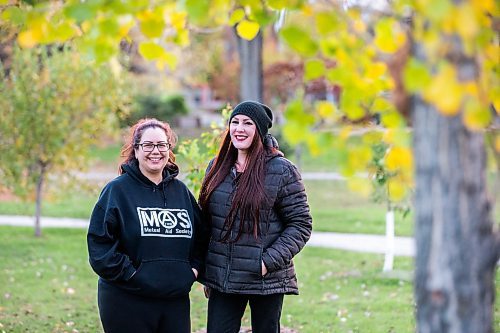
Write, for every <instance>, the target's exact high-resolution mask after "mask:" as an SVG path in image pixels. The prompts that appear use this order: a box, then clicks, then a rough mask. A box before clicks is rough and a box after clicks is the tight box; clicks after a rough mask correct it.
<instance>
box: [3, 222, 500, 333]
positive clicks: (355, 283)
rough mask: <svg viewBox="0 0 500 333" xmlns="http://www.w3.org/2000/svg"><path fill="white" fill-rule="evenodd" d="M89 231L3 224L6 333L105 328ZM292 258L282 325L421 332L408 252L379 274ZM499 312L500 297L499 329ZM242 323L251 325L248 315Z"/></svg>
mask: <svg viewBox="0 0 500 333" xmlns="http://www.w3.org/2000/svg"><path fill="white" fill-rule="evenodd" d="M85 235H86V231H85V230H82V229H44V230H43V236H42V237H41V238H34V237H33V233H32V230H31V228H21V227H6V226H2V227H0V299H1V302H0V332H2V331H5V332H10V333H16V332H77V331H78V332H101V327H100V322H99V317H98V312H97V305H96V287H97V277H96V275H95V274H94V273H93V272H92V270H91V268H90V266H89V264H88V262H87V248H86V239H85ZM294 261H295V264H296V268H297V274H298V277H299V287H300V295H299V296H286V297H285V305H284V309H283V314H282V320H281V323H282V326H286V327H291V328H294V329H296V330H298V331H299V332H301V333H321V332H323V333H326V332H328V333H330V332H334V333H337V332H339V333H340V332H342V333H344V332H345V333H347V332H361V333H363V332H370V333H386V332H413V331H414V330H415V320H414V300H413V291H412V288H413V284H412V281H411V278H412V274H413V273H412V270H413V268H412V267H413V262H412V260H411V259H410V258H401V257H397V258H396V260H395V266H394V267H395V271H394V272H393V273H392V274H390V275H384V274H382V273H381V268H382V264H383V257H382V256H381V255H372V254H361V253H356V252H347V251H338V250H332V249H323V248H314V247H307V246H306V248H305V249H304V250H303V251H302V252H301V253H299V255H298V256H297V257H296V259H294ZM499 279H500V277H499V274H497V278H496V284H497V286H498V285H499V283H500V281H499ZM497 292H498V287H497ZM191 301H192V311H191V317H192V325H193V331H195V330H199V329H202V328H203V327H204V326H205V322H206V307H207V301H206V299H205V298H204V296H203V292H202V288H201V285H199V284H195V286H194V287H193V290H192V292H191ZM499 314H500V301H499V299H498V297H497V299H496V304H495V327H497V328H499V327H500V320H499ZM243 325H244V326H249V325H250V321H249V316H248V313H247V314H246V315H245V316H244V318H243Z"/></svg>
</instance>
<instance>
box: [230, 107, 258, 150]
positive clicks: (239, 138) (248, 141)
mask: <svg viewBox="0 0 500 333" xmlns="http://www.w3.org/2000/svg"><path fill="white" fill-rule="evenodd" d="M256 132H257V127H256V126H255V123H254V122H253V120H252V119H250V118H249V117H247V116H244V115H241V114H240V115H236V116H234V117H233V118H232V119H231V122H230V123H229V135H230V136H231V142H232V143H233V146H234V147H235V148H236V149H238V150H239V151H246V150H247V149H248V148H250V146H251V145H252V141H253V137H254V136H255V135H258V134H256Z"/></svg>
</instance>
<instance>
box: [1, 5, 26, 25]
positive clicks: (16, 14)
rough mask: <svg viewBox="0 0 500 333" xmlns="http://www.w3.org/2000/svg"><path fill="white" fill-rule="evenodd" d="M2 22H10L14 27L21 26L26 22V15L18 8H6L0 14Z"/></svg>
mask: <svg viewBox="0 0 500 333" xmlns="http://www.w3.org/2000/svg"><path fill="white" fill-rule="evenodd" d="M0 17H1V18H2V20H5V21H10V22H12V23H13V24H15V25H21V24H23V23H24V21H25V20H26V13H25V12H24V11H22V10H21V9H20V8H19V7H14V6H11V7H7V8H6V9H5V10H3V11H2V12H1V13H0Z"/></svg>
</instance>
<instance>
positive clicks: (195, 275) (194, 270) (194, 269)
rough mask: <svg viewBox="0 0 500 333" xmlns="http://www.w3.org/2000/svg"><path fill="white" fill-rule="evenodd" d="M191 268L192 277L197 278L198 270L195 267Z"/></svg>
mask: <svg viewBox="0 0 500 333" xmlns="http://www.w3.org/2000/svg"><path fill="white" fill-rule="evenodd" d="M191 270H192V271H193V274H194V277H195V278H196V279H197V278H198V270H197V269H196V268H192V267H191Z"/></svg>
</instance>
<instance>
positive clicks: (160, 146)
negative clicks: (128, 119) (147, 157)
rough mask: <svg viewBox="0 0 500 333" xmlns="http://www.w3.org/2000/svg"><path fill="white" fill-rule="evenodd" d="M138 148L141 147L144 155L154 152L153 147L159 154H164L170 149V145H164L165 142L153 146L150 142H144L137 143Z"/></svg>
mask: <svg viewBox="0 0 500 333" xmlns="http://www.w3.org/2000/svg"><path fill="white" fill-rule="evenodd" d="M137 145H138V146H141V147H142V151H143V152H145V153H150V152H152V151H153V150H155V147H156V148H158V151H159V152H162V153H164V152H166V151H168V150H169V149H170V144H169V143H165V142H160V143H157V144H154V143H151V142H146V143H138V144H137Z"/></svg>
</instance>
